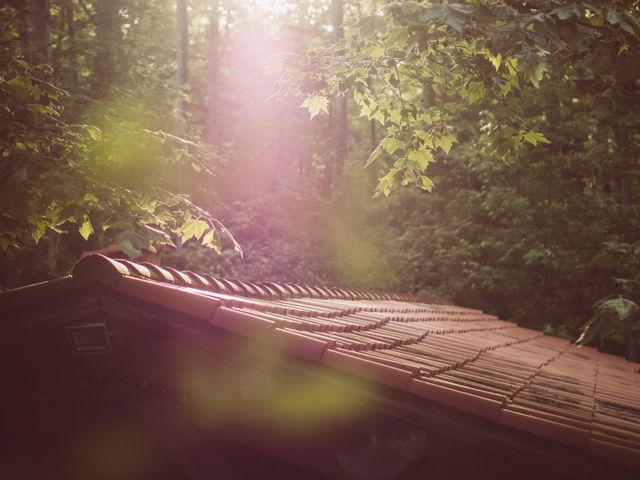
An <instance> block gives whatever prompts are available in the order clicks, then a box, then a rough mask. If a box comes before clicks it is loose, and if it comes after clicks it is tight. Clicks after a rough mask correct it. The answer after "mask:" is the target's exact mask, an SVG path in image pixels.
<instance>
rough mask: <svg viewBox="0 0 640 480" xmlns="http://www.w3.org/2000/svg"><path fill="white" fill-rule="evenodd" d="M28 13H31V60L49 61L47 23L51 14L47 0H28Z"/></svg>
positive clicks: (38, 61) (39, 62) (34, 61)
mask: <svg viewBox="0 0 640 480" xmlns="http://www.w3.org/2000/svg"><path fill="white" fill-rule="evenodd" d="M29 13H30V14H31V41H32V46H31V51H32V58H31V62H32V63H34V64H36V65H38V64H41V63H49V62H50V60H51V58H50V56H49V41H50V32H49V23H50V20H51V14H50V11H49V1H48V0H29Z"/></svg>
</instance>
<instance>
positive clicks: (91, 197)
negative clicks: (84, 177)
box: [82, 193, 98, 205]
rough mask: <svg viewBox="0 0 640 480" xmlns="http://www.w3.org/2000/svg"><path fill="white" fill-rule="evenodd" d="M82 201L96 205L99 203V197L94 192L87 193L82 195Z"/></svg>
mask: <svg viewBox="0 0 640 480" xmlns="http://www.w3.org/2000/svg"><path fill="white" fill-rule="evenodd" d="M82 201H83V202H86V203H90V204H94V205H95V204H97V203H98V197H96V196H95V195H94V194H93V193H85V194H84V195H83V197H82Z"/></svg>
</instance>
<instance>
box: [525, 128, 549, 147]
mask: <svg viewBox="0 0 640 480" xmlns="http://www.w3.org/2000/svg"><path fill="white" fill-rule="evenodd" d="M522 138H523V139H524V140H526V141H527V142H529V143H530V144H531V145H534V146H535V145H537V144H538V143H551V142H550V141H549V140H547V138H546V137H545V136H544V135H543V134H541V133H538V132H534V131H531V130H529V131H528V132H526V133H524V134H522Z"/></svg>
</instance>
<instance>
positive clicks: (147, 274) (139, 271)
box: [118, 258, 153, 279]
mask: <svg viewBox="0 0 640 480" xmlns="http://www.w3.org/2000/svg"><path fill="white" fill-rule="evenodd" d="M118 262H119V263H122V264H123V265H124V266H126V267H127V268H128V269H129V272H130V273H135V274H136V275H137V276H139V277H142V278H148V279H153V273H151V270H149V269H148V268H147V267H146V266H144V265H142V264H140V263H135V262H132V261H130V260H124V259H120V258H119V259H118Z"/></svg>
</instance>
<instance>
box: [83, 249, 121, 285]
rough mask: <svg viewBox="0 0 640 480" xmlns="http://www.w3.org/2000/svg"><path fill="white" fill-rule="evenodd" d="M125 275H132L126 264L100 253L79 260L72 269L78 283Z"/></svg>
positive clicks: (103, 280) (109, 279)
mask: <svg viewBox="0 0 640 480" xmlns="http://www.w3.org/2000/svg"><path fill="white" fill-rule="evenodd" d="M125 275H131V272H130V271H129V269H128V268H127V266H126V265H124V264H123V263H121V262H118V261H117V260H114V259H112V258H109V257H105V256H104V255H99V254H91V255H87V256H86V257H84V258H82V259H80V260H78V261H77V262H76V264H75V265H74V266H73V268H72V270H71V276H72V278H73V281H74V282H76V283H92V282H110V281H115V280H117V279H118V278H120V277H122V276H125Z"/></svg>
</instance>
